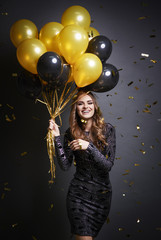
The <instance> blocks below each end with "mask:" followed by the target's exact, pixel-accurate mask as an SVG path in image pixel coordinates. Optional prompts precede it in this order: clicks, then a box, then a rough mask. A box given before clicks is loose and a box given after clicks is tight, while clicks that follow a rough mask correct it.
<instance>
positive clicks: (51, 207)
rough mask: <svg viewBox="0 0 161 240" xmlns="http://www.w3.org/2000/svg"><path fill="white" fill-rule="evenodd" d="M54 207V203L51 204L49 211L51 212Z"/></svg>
mask: <svg viewBox="0 0 161 240" xmlns="http://www.w3.org/2000/svg"><path fill="white" fill-rule="evenodd" d="M53 206H54V205H53V203H51V204H50V207H49V209H48V211H49V212H51V210H52V209H53Z"/></svg>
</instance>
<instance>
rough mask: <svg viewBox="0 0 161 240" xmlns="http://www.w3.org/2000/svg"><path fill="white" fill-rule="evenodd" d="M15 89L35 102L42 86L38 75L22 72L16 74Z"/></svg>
mask: <svg viewBox="0 0 161 240" xmlns="http://www.w3.org/2000/svg"><path fill="white" fill-rule="evenodd" d="M17 88H18V91H19V92H20V93H21V94H22V95H23V96H25V97H26V98H30V99H33V100H35V99H36V98H37V97H38V96H39V95H40V94H41V91H42V84H41V81H40V79H39V77H38V75H36V74H32V73H30V72H28V71H26V70H23V71H22V72H21V73H20V74H18V78H17Z"/></svg>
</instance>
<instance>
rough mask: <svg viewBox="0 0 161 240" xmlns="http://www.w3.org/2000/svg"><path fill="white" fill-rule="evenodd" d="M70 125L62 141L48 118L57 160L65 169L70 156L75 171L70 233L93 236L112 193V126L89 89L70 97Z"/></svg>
mask: <svg viewBox="0 0 161 240" xmlns="http://www.w3.org/2000/svg"><path fill="white" fill-rule="evenodd" d="M69 123H70V128H68V129H67V131H66V133H65V136H64V146H63V145H62V143H61V139H60V132H59V128H58V126H57V124H56V123H55V122H54V121H53V120H52V119H51V120H50V121H49V129H51V131H52V133H53V135H54V136H55V137H54V140H55V149H56V155H57V159H58V163H59V165H60V167H61V168H62V169H63V170H67V169H68V168H69V167H70V166H71V164H72V162H73V160H74V159H75V162H76V173H75V174H74V177H73V179H72V180H71V183H70V186H69V190H68V194H67V199H66V204H67V213H68V217H69V221H70V224H71V233H72V234H74V235H75V239H76V240H93V239H94V237H96V236H97V234H98V233H99V231H100V229H101V228H102V225H103V224H104V222H105V221H106V219H107V217H108V214H109V211H110V206H111V197H112V186H111V183H110V179H109V171H110V170H111V168H112V166H113V164H114V158H115V148H116V142H115V141H116V140H115V129H114V127H113V126H112V125H111V124H110V123H108V124H106V123H105V122H104V119H103V118H102V113H101V111H100V109H99V107H98V104H97V102H96V99H95V97H94V95H93V94H92V93H91V92H85V91H82V90H80V91H79V92H78V93H77V95H76V97H75V98H74V99H73V104H72V108H71V112H70V118H69Z"/></svg>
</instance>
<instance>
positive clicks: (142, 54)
mask: <svg viewBox="0 0 161 240" xmlns="http://www.w3.org/2000/svg"><path fill="white" fill-rule="evenodd" d="M141 56H142V57H149V54H148V53H141Z"/></svg>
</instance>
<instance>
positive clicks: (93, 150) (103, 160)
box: [87, 124, 116, 171]
mask: <svg viewBox="0 0 161 240" xmlns="http://www.w3.org/2000/svg"><path fill="white" fill-rule="evenodd" d="M107 128H108V129H107V133H106V134H107V143H108V146H106V153H105V155H104V154H102V153H101V152H100V151H99V150H98V149H97V147H96V146H94V145H93V143H91V142H90V144H89V145H88V148H87V151H88V152H89V154H91V156H92V157H93V159H94V160H95V162H96V163H97V164H98V165H99V167H102V168H104V169H105V170H107V171H110V170H111V168H112V166H113V164H114V159H115V151H116V135H115V128H114V127H113V126H112V125H111V124H108V125H107Z"/></svg>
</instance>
